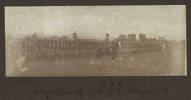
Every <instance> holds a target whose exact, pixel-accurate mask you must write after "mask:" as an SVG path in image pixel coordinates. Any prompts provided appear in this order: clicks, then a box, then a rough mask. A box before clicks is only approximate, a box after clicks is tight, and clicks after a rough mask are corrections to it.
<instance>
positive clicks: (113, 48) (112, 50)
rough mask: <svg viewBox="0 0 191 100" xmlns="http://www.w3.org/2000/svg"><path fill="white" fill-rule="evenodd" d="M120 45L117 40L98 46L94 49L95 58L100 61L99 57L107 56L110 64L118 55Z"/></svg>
mask: <svg viewBox="0 0 191 100" xmlns="http://www.w3.org/2000/svg"><path fill="white" fill-rule="evenodd" d="M120 47H121V45H120V42H119V41H112V43H111V45H110V46H100V47H99V48H98V49H96V51H95V58H96V59H97V60H98V61H100V60H101V58H103V57H108V58H109V59H111V61H112V66H113V62H114V60H115V59H116V57H117V55H118V50H119V48H120Z"/></svg>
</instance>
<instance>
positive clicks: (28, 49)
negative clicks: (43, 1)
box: [5, 5, 187, 77]
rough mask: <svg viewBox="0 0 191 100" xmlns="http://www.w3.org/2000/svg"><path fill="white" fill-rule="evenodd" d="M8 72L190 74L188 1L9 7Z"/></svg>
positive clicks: (11, 74)
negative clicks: (167, 3) (188, 59)
mask: <svg viewBox="0 0 191 100" xmlns="http://www.w3.org/2000/svg"><path fill="white" fill-rule="evenodd" d="M5 39H6V41H5V43H6V48H5V49H6V66H5V67H6V76H7V77H66V76H74V77H78V76H186V75H187V56H186V55H187V54H186V53H187V52H186V6H185V5H131V6H130V5H121V6H120V5H116V6H108V5H107V6H7V7H5Z"/></svg>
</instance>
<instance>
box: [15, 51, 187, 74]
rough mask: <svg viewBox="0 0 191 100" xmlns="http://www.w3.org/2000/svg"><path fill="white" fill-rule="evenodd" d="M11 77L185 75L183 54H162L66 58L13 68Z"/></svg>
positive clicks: (24, 64)
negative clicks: (99, 59) (97, 58)
mask: <svg viewBox="0 0 191 100" xmlns="http://www.w3.org/2000/svg"><path fill="white" fill-rule="evenodd" d="M12 74H13V75H14V76H168V75H173V76H174V75H175V76H178V75H185V56H184V54H181V53H179V54H174V55H170V56H165V55H162V54H161V53H154V52H153V53H151V52H150V53H134V54H126V55H124V54H123V55H119V56H118V57H117V59H116V60H115V61H114V62H113V65H112V61H111V60H110V59H108V58H107V57H105V58H103V59H102V60H101V61H97V60H96V59H95V58H68V59H62V60H57V61H55V62H49V61H48V60H43V61H33V62H28V63H26V62H24V63H23V64H22V66H21V67H15V68H14V70H13V71H12Z"/></svg>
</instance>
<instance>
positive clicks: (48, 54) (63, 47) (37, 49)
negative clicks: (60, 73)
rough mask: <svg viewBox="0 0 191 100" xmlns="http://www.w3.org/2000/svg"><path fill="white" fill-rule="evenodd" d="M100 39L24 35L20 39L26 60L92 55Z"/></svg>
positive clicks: (100, 42) (100, 43) (101, 43)
mask: <svg viewBox="0 0 191 100" xmlns="http://www.w3.org/2000/svg"><path fill="white" fill-rule="evenodd" d="M101 45H103V42H102V41H98V40H97V41H95V40H86V39H76V40H70V39H65V38H38V37H36V36H32V37H25V38H23V40H22V48H23V49H22V50H23V56H25V57H26V58H27V59H28V60H45V59H47V60H57V59H63V58H70V57H92V56H93V55H94V52H95V50H96V48H97V47H99V46H101Z"/></svg>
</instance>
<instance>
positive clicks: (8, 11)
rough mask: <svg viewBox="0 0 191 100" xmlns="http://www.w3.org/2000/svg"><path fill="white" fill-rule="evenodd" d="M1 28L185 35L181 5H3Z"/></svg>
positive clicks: (23, 32) (64, 32)
mask: <svg viewBox="0 0 191 100" xmlns="http://www.w3.org/2000/svg"><path fill="white" fill-rule="evenodd" d="M5 31H6V34H10V35H14V36H25V35H31V34H33V33H34V32H36V33H37V34H41V35H45V36H47V35H48V36H49V35H57V36H62V35H67V36H71V35H72V33H73V32H76V33H77V34H78V36H79V37H83V38H100V39H103V38H104V37H105V34H106V33H110V35H111V37H113V38H115V37H117V36H118V35H120V34H125V35H127V34H140V33H144V34H146V36H147V37H158V36H164V37H166V38H167V39H176V40H181V39H185V38H186V6H185V5H145V6H33V7H32V6H31V7H26V6H25V7H24V6H23V7H19V6H17V7H6V8H5Z"/></svg>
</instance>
